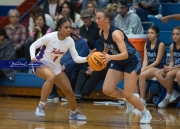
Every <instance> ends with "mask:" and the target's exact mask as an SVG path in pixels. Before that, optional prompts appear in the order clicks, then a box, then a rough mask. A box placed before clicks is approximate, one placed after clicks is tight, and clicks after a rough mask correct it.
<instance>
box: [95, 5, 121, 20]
mask: <svg viewBox="0 0 180 129" xmlns="http://www.w3.org/2000/svg"><path fill="white" fill-rule="evenodd" d="M119 9H120V3H114V4H108V5H107V6H106V7H105V8H103V9H101V10H98V12H102V13H104V16H105V17H106V18H109V20H110V22H112V21H113V18H114V13H115V12H117V11H119Z"/></svg>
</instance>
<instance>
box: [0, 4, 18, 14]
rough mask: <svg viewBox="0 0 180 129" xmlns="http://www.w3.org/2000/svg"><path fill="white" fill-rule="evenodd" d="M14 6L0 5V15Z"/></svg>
mask: <svg viewBox="0 0 180 129" xmlns="http://www.w3.org/2000/svg"><path fill="white" fill-rule="evenodd" d="M14 8H16V6H0V16H7V13H8V11H9V10H10V9H14Z"/></svg>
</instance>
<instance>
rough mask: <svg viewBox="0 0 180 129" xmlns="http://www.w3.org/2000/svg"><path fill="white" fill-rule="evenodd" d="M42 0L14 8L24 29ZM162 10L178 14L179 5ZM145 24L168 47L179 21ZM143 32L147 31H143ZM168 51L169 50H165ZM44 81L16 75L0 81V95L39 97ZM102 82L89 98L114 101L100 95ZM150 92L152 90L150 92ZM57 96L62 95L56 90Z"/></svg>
mask: <svg viewBox="0 0 180 129" xmlns="http://www.w3.org/2000/svg"><path fill="white" fill-rule="evenodd" d="M42 1H43V0H25V1H24V2H23V3H22V4H21V5H19V6H18V7H16V8H17V9H18V10H19V11H20V13H21V16H22V17H21V19H20V22H21V23H22V24H23V25H24V26H25V27H26V29H27V25H28V23H27V22H28V18H29V15H28V10H29V9H30V8H31V7H32V6H33V5H39V4H40V3H41V2H42ZM161 5H162V8H163V16H165V15H171V14H177V13H180V9H179V8H180V4H177V3H161ZM147 22H153V23H154V25H157V26H158V27H159V28H160V30H161V31H160V40H162V41H163V42H164V43H165V44H166V45H167V48H169V47H168V46H169V45H170V44H171V43H172V38H171V37H172V36H171V35H172V29H173V27H175V26H179V25H180V21H174V20H169V22H168V24H163V23H162V22H161V21H160V20H158V19H157V18H155V17H154V16H152V15H149V16H148V18H147ZM7 23H8V18H7V17H0V26H5V25H6V24H7ZM27 31H28V29H27ZM145 31H147V30H146V29H145ZM167 50H168V51H169V49H167ZM43 83H44V81H43V80H42V79H40V78H38V77H36V76H35V75H34V74H29V73H16V75H15V81H14V82H12V81H10V80H8V79H7V78H3V79H0V91H1V92H0V94H8V95H28V96H40V92H41V87H42V85H43ZM102 84H103V80H101V81H100V82H99V84H98V85H97V87H96V89H95V91H94V92H93V93H92V95H91V96H90V98H93V99H114V98H110V97H107V96H106V95H104V94H103V93H102ZM118 87H120V88H123V81H122V82H121V83H119V84H118ZM151 91H152V90H151ZM58 93H59V96H60V97H62V96H63V94H62V92H61V91H60V90H58Z"/></svg>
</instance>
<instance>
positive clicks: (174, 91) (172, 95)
mask: <svg viewBox="0 0 180 129" xmlns="http://www.w3.org/2000/svg"><path fill="white" fill-rule="evenodd" d="M179 96H180V93H179V92H177V91H176V90H172V94H171V97H170V100H169V102H170V103H172V102H173V101H174V100H176V99H177V98H178V97H179Z"/></svg>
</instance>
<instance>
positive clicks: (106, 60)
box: [101, 52, 111, 64]
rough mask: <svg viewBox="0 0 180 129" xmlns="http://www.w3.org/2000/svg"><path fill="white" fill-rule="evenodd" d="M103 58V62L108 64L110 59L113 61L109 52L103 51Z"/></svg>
mask: <svg viewBox="0 0 180 129" xmlns="http://www.w3.org/2000/svg"><path fill="white" fill-rule="evenodd" d="M101 58H102V59H103V62H104V63H106V64H107V63H108V62H109V61H111V55H109V54H107V53H105V52H103V54H102V56H101Z"/></svg>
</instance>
